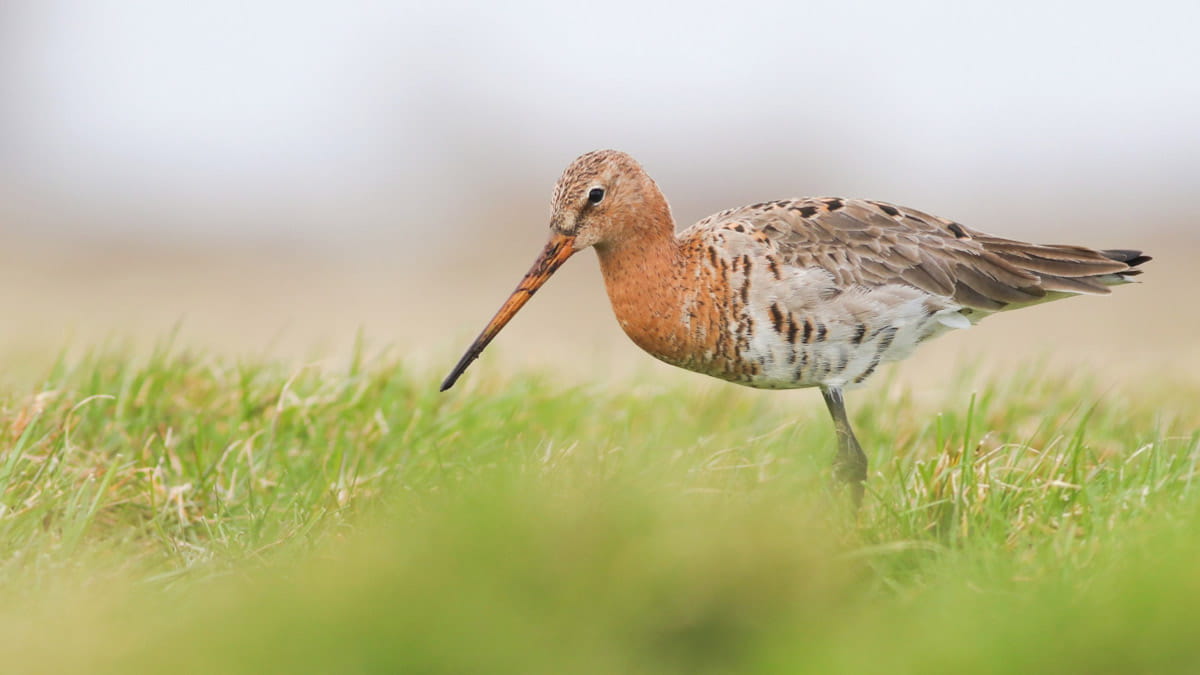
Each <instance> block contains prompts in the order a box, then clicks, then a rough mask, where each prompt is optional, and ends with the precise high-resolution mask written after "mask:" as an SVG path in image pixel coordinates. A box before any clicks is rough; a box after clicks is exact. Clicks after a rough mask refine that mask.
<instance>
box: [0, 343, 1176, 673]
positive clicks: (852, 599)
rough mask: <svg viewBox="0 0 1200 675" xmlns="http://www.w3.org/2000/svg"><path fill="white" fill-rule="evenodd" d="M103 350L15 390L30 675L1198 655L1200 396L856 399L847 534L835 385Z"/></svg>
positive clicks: (1143, 666)
mask: <svg viewBox="0 0 1200 675" xmlns="http://www.w3.org/2000/svg"><path fill="white" fill-rule="evenodd" d="M100 344H107V346H97V347H92V348H90V351H89V350H83V351H78V350H77V351H64V352H63V355H62V356H61V358H59V359H58V360H56V361H54V362H53V363H51V364H50V365H47V366H46V367H45V368H44V369H43V370H42V371H40V372H39V374H37V375H36V376H34V377H31V378H28V379H27V381H26V382H24V383H16V382H13V383H7V384H5V385H4V387H3V389H2V390H0V598H2V599H3V602H2V605H0V654H3V655H4V657H3V660H4V671H5V672H12V673H17V672H31V673H32V672H47V673H63V672H87V673H141V672H145V673H150V672H169V671H174V672H195V673H216V672H220V673H242V672H245V673H258V672H321V673H375V672H405V673H408V672H414V673H415V672H420V673H463V672H485V673H506V672H511V673H748V672H763V673H769V672H779V673H800V672H813V673H828V672H894V673H904V672H913V673H926V672H950V671H968V672H998V673H1001V672H1031V671H1036V672H1088V673H1098V672H1121V673H1129V672H1194V671H1195V668H1196V666H1195V664H1196V662H1197V659H1198V658H1200V646H1197V644H1196V641H1195V633H1196V628H1195V627H1196V625H1198V624H1200V567H1198V565H1197V563H1198V562H1200V485H1197V482H1198V479H1200V476H1198V473H1197V471H1198V466H1200V381H1198V380H1196V379H1194V378H1190V377H1186V376H1183V377H1176V378H1173V379H1171V380H1169V381H1168V380H1166V379H1165V378H1159V379H1156V380H1150V379H1144V380H1136V381H1130V382H1124V383H1122V384H1121V385H1120V386H1112V385H1111V384H1108V383H1105V382H1104V381H1102V380H1099V379H1097V378H1096V376H1095V375H1091V374H1088V373H1087V371H1082V370H1078V369H1056V368H1055V366H1054V364H1053V362H1050V361H1047V360H1038V359H1036V358H1033V359H1030V360H1029V361H1028V362H1027V365H1025V366H1023V367H1020V368H1015V369H1012V370H1010V371H1009V372H1004V373H999V374H989V375H987V376H982V377H981V376H979V375H978V373H975V372H973V371H972V370H971V369H970V368H966V369H964V370H962V371H961V374H960V375H959V376H958V377H956V378H950V379H947V380H946V381H945V382H943V383H942V386H940V387H939V389H938V390H937V394H936V395H935V396H933V397H929V396H916V395H914V393H913V391H912V389H911V388H910V385H909V384H908V383H907V382H906V380H904V379H903V378H899V377H894V376H891V377H890V379H886V380H885V381H883V382H882V383H880V384H878V385H876V386H873V387H871V388H869V389H867V390H865V391H863V392H856V394H855V396H854V398H852V399H851V414H852V418H853V420H854V423H855V425H856V428H857V430H858V434H859V437H860V439H861V440H862V441H863V445H864V448H865V449H866V451H867V452H868V454H869V455H870V456H871V460H872V470H871V475H870V479H869V483H868V494H867V497H866V500H865V501H864V504H863V508H862V509H861V511H859V512H857V513H855V512H853V511H852V510H851V509H850V508H849V505H848V503H847V500H846V499H845V495H844V494H840V493H839V492H838V491H836V490H835V489H832V488H831V481H830V472H829V468H828V463H829V460H830V457H831V454H832V451H833V447H834V437H833V432H832V429H831V426H830V424H829V422H828V419H827V417H826V413H825V410H824V407H823V406H822V405H821V403H820V399H819V396H816V394H815V393H814V392H796V393H788V394H773V393H763V392H753V391H749V390H743V389H741V388H738V387H734V386H729V385H723V384H721V383H718V382H709V381H707V380H703V379H702V378H699V377H695V378H691V376H687V375H683V376H682V378H684V379H670V378H667V379H661V378H656V377H652V376H647V374H646V373H633V374H629V375H625V374H621V375H613V376H611V377H607V378H604V377H596V378H586V379H579V380H570V379H566V378H563V377H560V376H557V375H556V374H554V373H552V372H549V371H544V370H538V369H536V368H521V369H518V370H517V371H516V372H500V371H499V370H496V369H488V368H477V369H476V370H474V371H472V373H471V375H470V377H467V378H465V379H464V380H463V382H462V383H460V385H459V386H458V387H457V388H456V389H455V390H453V391H452V392H450V393H448V394H439V393H438V391H437V390H438V387H437V384H438V376H439V375H441V374H442V373H440V372H435V371H434V370H432V369H430V368H428V367H425V366H422V365H417V364H412V363H410V362H408V361H406V360H405V359H404V358H403V357H401V356H397V355H395V354H394V353H393V352H391V351H388V350H374V349H371V348H368V347H366V346H364V345H363V344H361V343H360V344H359V345H358V346H357V347H355V348H354V349H353V350H351V351H350V352H349V353H348V355H346V358H344V359H342V360H341V361H340V362H338V363H337V365H329V364H328V363H326V364H323V365H298V364H297V362H296V361H294V360H289V359H278V360H276V359H272V358H270V357H240V358H234V357H230V356H227V355H222V354H219V353H215V352H208V351H205V350H202V349H194V348H190V347H187V346H182V345H178V344H176V343H174V342H173V341H171V340H170V339H164V340H163V341H162V342H161V343H160V344H159V346H158V347H156V348H155V349H153V350H150V351H149V352H138V351H136V350H132V349H130V348H128V347H124V346H121V345H120V344H114V343H111V342H109V343H100ZM688 378H691V379H688ZM780 397H788V398H786V400H785V399H784V398H780Z"/></svg>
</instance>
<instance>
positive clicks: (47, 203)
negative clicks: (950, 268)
mask: <svg viewBox="0 0 1200 675" xmlns="http://www.w3.org/2000/svg"><path fill="white" fill-rule="evenodd" d="M1197 25H1200V4H1197V3H1194V2H1183V1H1182V0H1178V1H1175V2H1157V3H1150V4H1149V5H1143V6H1139V7H1138V9H1137V11H1136V12H1132V11H1130V10H1129V9H1128V8H1127V7H1125V6H1123V5H1118V4H1116V3H1083V2H1060V3H1049V4H1047V3H1037V4H1034V3H1022V4H1015V5H1014V4H1007V5H984V4H969V3H968V4H963V3H953V2H949V1H948V0H939V1H936V2H923V3H915V4H912V3H909V4H904V5H896V4H893V3H885V2H881V1H879V0H875V1H874V2H870V1H868V2H858V3H807V4H795V3H780V2H752V3H740V4H739V5H738V6H737V7H736V9H729V8H728V7H727V6H726V5H723V4H717V3H700V4H696V5H693V6H691V7H690V9H689V11H687V12H682V13H681V12H676V11H671V10H670V9H668V8H666V7H655V6H646V5H644V4H642V3H633V2H624V1H621V2H616V3H609V4H606V5H605V6H604V7H603V8H597V7H587V6H574V5H569V4H567V5H562V4H559V5H549V4H541V3H529V2H524V3H520V2H519V3H515V4H513V3H510V4H507V5H504V7H503V8H499V7H489V6H482V7H481V6H474V5H471V4H467V3H437V4H436V5H435V4H423V3H406V2H401V3H382V2H359V3H343V4H327V3H318V2H311V1H301V2H289V3H284V2H278V1H274V0H272V1H257V2H249V3H245V2H239V3H233V2H231V1H230V0H217V1H216V2H211V3H204V4H199V5H197V4H193V3H182V2H162V3H140V2H133V1H132V0H99V1H97V2H91V3H74V2H67V1H65V0H40V1H37V2H35V1H34V0H10V1H9V2H6V3H3V4H0V275H2V278H3V279H4V281H5V282H6V283H5V284H4V285H5V287H6V288H7V289H9V290H8V291H7V292H5V293H3V294H0V333H2V337H3V342H4V344H6V345H9V346H10V347H11V346H14V345H17V346H20V349H22V350H25V352H28V353H32V352H35V351H38V350H41V351H45V350H46V349H47V347H49V348H50V349H54V348H57V347H58V346H59V345H61V344H62V343H63V342H64V340H68V339H72V338H71V337H70V336H74V338H73V339H75V340H77V341H78V340H83V341H90V340H97V339H101V338H103V337H106V336H108V337H111V336H114V335H115V336H122V335H130V334H132V335H138V336H156V335H160V334H162V333H163V332H166V331H169V330H170V329H171V326H173V325H176V324H177V323H179V322H180V321H182V322H183V324H184V326H185V329H184V331H183V332H184V334H185V337H186V338H187V339H188V340H190V341H194V342H196V343H198V344H203V345H207V346H211V345H219V346H221V348H223V349H232V350H234V351H237V350H243V349H279V350H280V351H281V352H283V353H288V354H307V353H309V350H311V349H312V347H313V345H326V346H339V347H340V346H344V345H346V344H348V343H350V342H352V341H353V339H354V335H355V334H356V333H357V331H359V330H360V329H364V330H367V332H368V333H369V334H371V335H373V336H376V337H378V338H382V339H385V340H393V339H394V340H395V342H396V343H397V344H399V345H401V346H402V348H404V349H406V350H407V351H409V352H411V353H422V354H425V355H427V356H429V355H432V356H434V357H436V358H435V359H434V361H436V362H437V363H440V362H441V360H443V359H446V358H451V357H452V355H453V354H454V353H455V352H456V351H457V350H458V349H461V348H462V347H465V342H464V344H462V345H460V344H459V342H460V341H464V340H466V339H469V337H470V336H472V335H473V334H474V332H475V331H477V330H478V329H479V328H480V327H481V326H482V324H483V322H484V321H486V319H487V318H488V317H489V316H490V313H491V312H492V311H494V309H495V307H497V306H498V305H499V302H500V301H501V300H502V299H503V298H504V297H505V295H506V294H507V292H508V291H509V290H510V289H511V288H512V286H513V284H515V283H516V281H517V280H518V278H519V276H520V275H521V273H522V272H524V270H525V269H526V268H527V267H528V265H529V264H530V262H532V260H533V258H534V256H535V255H536V253H537V251H538V249H539V248H540V246H541V245H542V243H543V241H544V240H545V235H546V224H547V216H548V206H547V204H548V200H549V196H550V192H551V188H552V186H553V184H554V181H555V180H556V179H557V178H558V176H559V174H560V173H561V171H562V170H563V168H564V167H565V166H566V165H567V164H568V163H569V162H570V161H571V160H572V159H573V158H574V157H576V156H577V155H579V154H581V153H583V152H586V151H588V150H592V149H595V148H599V147H615V148H619V149H621V150H624V151H626V152H629V153H630V154H632V155H633V156H635V157H636V158H638V159H639V160H640V161H641V162H642V163H643V164H644V165H645V167H646V168H647V170H648V171H649V172H650V174H651V175H652V176H653V177H654V178H655V179H656V180H657V181H658V183H659V185H660V186H661V187H662V188H663V190H664V192H665V193H666V195H667V197H668V199H669V200H670V201H671V204H672V207H673V209H674V212H675V215H676V218H677V220H678V222H679V224H680V226H686V225H688V224H691V223H693V222H695V221H696V220H699V219H700V218H703V217H704V216H707V215H708V214H710V213H713V212H716V211H719V210H721V209H724V208H728V207H732V206H737V205H741V204H747V203H753V202H757V201H763V200H768V199H776V198H786V197H795V196H806V195H838V196H847V197H865V198H872V199H879V200H884V201H889V202H895V203H899V204H903V205H906V206H911V207H914V208H918V209H921V210H923V211H927V212H930V213H934V214H938V215H942V216H946V217H950V218H954V219H956V220H959V221H961V222H963V223H966V224H968V225H969V226H971V227H973V228H976V229H980V230H984V231H988V232H993V233H995V234H999V235H1004V236H1010V237H1014V238H1024V239H1030V240H1036V241H1042V242H1047V243H1077V244H1081V245H1087V246H1093V247H1096V248H1144V249H1146V250H1147V251H1148V252H1149V253H1150V254H1151V255H1153V256H1155V258H1156V260H1155V262H1154V263H1152V264H1151V265H1149V266H1148V268H1147V273H1146V275H1145V276H1143V277H1142V279H1143V280H1144V281H1145V282H1146V283H1145V284H1144V285H1143V286H1141V287H1133V288H1126V289H1119V290H1118V291H1117V293H1115V294H1114V296H1113V297H1112V298H1101V299H1082V300H1070V301H1067V302H1065V303H1055V304H1053V305H1052V306H1051V307H1053V308H1054V309H1046V308H1035V309H1031V310H1023V311H1022V312H1021V313H1019V314H1018V315H1016V317H1004V318H997V319H992V320H989V321H988V322H987V323H985V324H984V325H983V326H982V327H981V328H980V329H978V330H972V331H970V333H971V335H969V336H967V337H964V338H963V342H961V343H959V342H957V339H958V338H953V339H947V340H946V341H944V342H943V341H939V342H938V344H945V345H948V346H945V347H943V348H942V350H941V351H940V352H938V350H930V349H926V350H923V352H922V353H932V354H933V355H932V356H929V357H923V358H926V359H927V361H925V362H924V363H928V362H932V361H929V359H938V358H939V357H938V353H941V354H945V353H946V352H948V351H952V352H953V353H956V354H958V353H963V354H979V353H983V352H982V350H983V345H984V344H992V345H1001V346H1006V347H1011V348H1012V350H1013V354H1015V355H1017V356H1019V355H1022V354H1025V355H1029V354H1031V353H1033V352H1036V351H1037V350H1039V349H1057V350H1058V351H1063V350H1064V347H1065V348H1066V351H1069V352H1071V354H1069V356H1070V357H1073V358H1078V357H1080V356H1081V355H1083V354H1088V353H1092V354H1095V353H1103V354H1104V357H1103V358H1100V359H1098V361H1099V362H1101V363H1105V362H1109V361H1113V362H1122V363H1124V362H1128V363H1131V364H1136V363H1138V357H1137V356H1136V355H1137V354H1140V355H1142V356H1145V357H1147V358H1150V359H1152V360H1154V362H1155V363H1159V362H1160V361H1165V360H1168V357H1169V355H1170V354H1171V353H1174V351H1178V352H1182V353H1185V354H1186V355H1187V356H1185V360H1187V359H1192V360H1191V361H1190V362H1192V363H1200V353H1197V351H1196V350H1197V347H1196V344H1195V340H1194V335H1195V333H1196V331H1197V330H1200V325H1197V321H1198V320H1197V319H1196V317H1195V316H1194V315H1195V312H1192V313H1191V314H1188V313H1186V312H1185V313H1180V312H1179V310H1178V308H1179V307H1187V306H1191V305H1192V304H1194V299H1193V298H1191V295H1192V293H1193V290H1194V289H1195V288H1196V287H1198V286H1200V273H1197V272H1196V271H1195V265H1194V264H1193V262H1192V261H1193V260H1194V259H1195V254H1196V253H1197V252H1198V251H1200V234H1198V233H1200V228H1197V223H1198V222H1200V200H1197V199H1195V192H1196V188H1197V179H1198V177H1200V125H1198V124H1197V123H1196V120H1200V78H1197V77H1195V74H1194V72H1193V70H1194V68H1195V66H1196V64H1197V63H1200V42H1197V41H1196V40H1195V38H1194V35H1193V33H1194V29H1195V26H1197ZM583 258H587V260H586V262H576V261H573V262H572V263H571V265H569V266H567V268H565V269H564V271H562V272H560V273H559V275H558V277H557V278H556V279H555V281H554V282H553V283H551V284H550V285H549V286H548V287H547V290H546V291H545V293H544V294H543V295H539V301H538V302H536V303H533V304H531V305H530V307H529V308H528V309H526V310H525V311H524V312H523V314H522V317H521V318H519V319H518V320H517V321H516V322H514V323H513V325H512V327H511V328H509V329H508V330H507V331H506V334H505V337H504V338H502V339H501V340H498V341H497V346H496V347H493V348H492V350H491V351H490V352H489V353H490V354H500V355H503V354H506V353H507V354H509V355H513V356H515V358H514V359H513V360H514V361H518V362H522V363H529V362H533V363H543V362H544V363H548V364H558V365H561V364H571V363H575V364H576V365H578V363H577V362H579V361H580V360H581V357H580V355H579V354H578V352H579V351H580V350H581V349H586V350H589V352H588V356H587V357H586V359H583V360H587V361H591V360H593V359H595V360H596V362H597V363H600V364H602V365H600V366H598V367H600V368H604V367H606V365H604V364H608V363H609V362H610V361H615V362H619V363H622V364H624V363H626V362H629V363H634V364H641V363H643V361H642V360H643V359H645V358H646V357H644V355H641V354H638V353H637V352H636V349H635V348H633V347H631V346H629V345H628V344H626V343H625V341H624V337H623V336H622V335H621V334H620V331H619V329H618V328H617V327H616V326H615V323H614V322H613V321H612V319H611V316H610V315H609V314H610V313H609V310H608V307H607V304H608V303H607V300H606V299H605V298H604V291H603V287H602V284H601V283H600V280H599V277H598V274H597V273H596V270H595V269H594V268H595V262H594V260H592V259H591V258H592V256H580V259H583ZM1022 316H1024V317H1025V318H1024V319H1022V318H1019V317H1022ZM1131 317H1136V319H1134V318H1131ZM993 325H995V326H996V327H995V328H992V326H993ZM1005 326H1007V327H1005ZM1055 329H1057V330H1055ZM1043 333H1044V335H1045V336H1046V337H1042V335H1043ZM981 334H982V335H981ZM987 336H991V337H990V338H989V337H987ZM976 341H977V342H976ZM284 344H286V345H289V346H288V347H286V348H285V347H284ZM959 345H961V346H959ZM971 345H976V346H971ZM14 348H16V347H14ZM959 350H961V351H959ZM968 350H969V351H968ZM1023 350H1024V351H1023ZM1089 350H1092V351H1091V352H1089ZM1173 350H1174V351H1173ZM25 352H23V353H25ZM600 353H603V354H610V353H611V354H613V355H614V356H613V357H612V358H608V357H603V358H602V357H594V356H593V354H600ZM1131 355H1132V356H1131ZM492 358H493V359H498V358H503V357H502V356H493V357H492ZM941 358H942V362H944V363H945V362H948V361H949V359H946V358H945V357H941ZM645 362H647V363H648V361H645ZM476 367H479V366H476ZM1129 369H1131V370H1136V367H1135V366H1130V367H1129ZM656 372H657V371H656Z"/></svg>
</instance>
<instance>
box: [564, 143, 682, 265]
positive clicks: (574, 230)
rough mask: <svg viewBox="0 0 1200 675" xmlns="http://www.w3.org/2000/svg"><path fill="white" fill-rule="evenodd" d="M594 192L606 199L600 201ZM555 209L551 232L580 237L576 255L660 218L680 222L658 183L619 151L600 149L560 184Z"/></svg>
mask: <svg viewBox="0 0 1200 675" xmlns="http://www.w3.org/2000/svg"><path fill="white" fill-rule="evenodd" d="M597 190H599V191H600V192H599V193H595V192H594V191H597ZM594 194H600V195H602V196H601V197H600V199H599V200H598V201H597V200H594V199H591V198H590V197H591V196H592V195H594ZM550 208H551V217H550V229H551V231H553V232H557V233H560V234H564V235H568V236H572V237H575V242H574V246H575V250H576V251H581V250H583V249H585V248H587V247H589V246H601V247H603V246H605V245H609V244H611V243H613V242H614V241H617V240H620V239H621V238H623V236H624V232H625V231H626V230H628V229H629V228H638V227H644V226H646V225H647V224H648V223H650V222H652V221H655V220H662V219H664V218H665V219H667V220H668V221H670V222H671V223H672V224H673V223H674V221H673V220H671V210H670V207H669V206H668V205H667V200H666V198H665V197H664V196H663V194H662V191H661V190H659V189H658V185H657V184H656V183H655V182H654V180H653V179H651V178H650V176H649V174H647V173H646V171H645V169H643V168H642V165H641V164H638V162H637V160H635V159H634V158H633V157H630V156H629V155H627V154H625V153H623V152H620V151H618V150H594V151H592V152H589V153H586V154H583V155H580V156H579V157H578V158H576V159H575V161H573V162H571V164H570V166H568V167H567V168H566V170H565V171H563V174H562V177H561V178H559V179H558V183H557V184H556V185H555V186H554V195H553V197H552V198H551V201H550Z"/></svg>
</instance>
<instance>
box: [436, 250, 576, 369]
mask: <svg viewBox="0 0 1200 675" xmlns="http://www.w3.org/2000/svg"><path fill="white" fill-rule="evenodd" d="M574 253H575V237H572V236H568V235H565V234H559V233H557V232H555V233H554V234H552V235H550V241H548V242H547V243H546V248H544V249H542V254H541V255H540V256H538V259H537V260H536V261H534V263H533V267H531V268H529V271H528V272H526V273H525V278H524V279H521V283H519V284H517V289H516V290H515V291H513V292H512V295H510V296H508V300H505V301H504V304H503V305H501V306H500V311H498V312H496V316H493V317H492V320H491V321H489V322H488V325H487V327H486V328H484V329H483V332H482V333H480V334H479V337H477V338H475V341H474V342H472V343H471V346H470V348H468V349H467V353H466V354H463V357H462V358H461V359H459V361H458V365H457V366H454V370H452V371H450V374H449V375H447V376H446V379H445V380H443V381H442V389H441V390H442V391H446V390H447V389H449V388H450V387H453V386H454V383H455V382H456V381H458V377H459V376H460V375H462V374H463V371H465V370H466V369H467V366H469V365H471V362H472V361H474V360H475V359H477V358H479V355H480V353H482V352H483V350H484V348H485V347H487V346H488V343H489V342H491V341H492V338H494V337H496V334H497V333H499V332H500V329H501V328H504V325H505V324H507V323H508V322H509V320H510V319H512V318H513V317H514V316H515V315H516V313H517V311H518V310H520V309H521V308H522V307H524V306H525V303H527V302H529V298H532V297H533V294H534V293H536V292H537V290H538V289H539V288H541V287H542V284H544V283H546V280H547V279H549V278H550V275H551V274H554V272H555V270H557V269H558V268H559V267H561V266H562V264H563V263H564V262H566V261H567V258H570V257H571V256H572V255H573V254H574Z"/></svg>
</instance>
